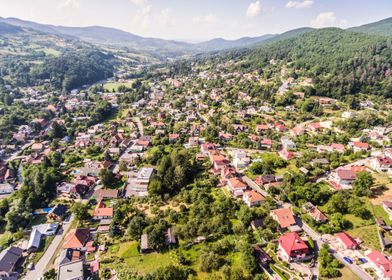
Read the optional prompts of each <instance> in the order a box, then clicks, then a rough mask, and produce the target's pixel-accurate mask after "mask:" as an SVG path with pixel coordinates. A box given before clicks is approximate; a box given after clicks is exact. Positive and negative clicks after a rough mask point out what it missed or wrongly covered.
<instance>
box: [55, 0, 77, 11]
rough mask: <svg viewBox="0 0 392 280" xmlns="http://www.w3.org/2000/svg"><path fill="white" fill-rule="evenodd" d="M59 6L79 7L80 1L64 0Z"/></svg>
mask: <svg viewBox="0 0 392 280" xmlns="http://www.w3.org/2000/svg"><path fill="white" fill-rule="evenodd" d="M59 7H60V8H70V9H79V7H80V2H79V1H78V0H64V1H62V2H61V3H60V5H59Z"/></svg>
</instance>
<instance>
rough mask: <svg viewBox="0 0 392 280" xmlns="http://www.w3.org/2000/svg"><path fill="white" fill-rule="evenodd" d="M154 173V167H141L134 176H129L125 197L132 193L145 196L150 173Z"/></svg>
mask: <svg viewBox="0 0 392 280" xmlns="http://www.w3.org/2000/svg"><path fill="white" fill-rule="evenodd" d="M153 173H154V168H150V167H143V168H141V169H140V171H139V172H138V174H137V176H136V178H129V179H128V185H127V192H126V195H125V196H126V197H130V196H133V195H136V196H140V197H141V196H147V195H148V185H149V184H150V180H151V177H152V174H153Z"/></svg>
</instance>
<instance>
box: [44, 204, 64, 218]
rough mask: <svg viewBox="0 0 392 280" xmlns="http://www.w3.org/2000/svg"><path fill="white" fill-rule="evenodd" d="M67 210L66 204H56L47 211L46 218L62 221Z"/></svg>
mask: <svg viewBox="0 0 392 280" xmlns="http://www.w3.org/2000/svg"><path fill="white" fill-rule="evenodd" d="M67 212H68V208H67V206H65V205H63V204H57V205H56V206H55V207H53V208H52V209H51V210H50V211H49V213H48V214H47V215H46V217H47V218H48V220H51V221H62V220H64V218H65V217H66V215H67Z"/></svg>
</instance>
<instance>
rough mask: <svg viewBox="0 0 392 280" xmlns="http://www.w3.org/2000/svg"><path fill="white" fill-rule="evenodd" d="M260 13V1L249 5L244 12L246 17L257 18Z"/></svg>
mask: <svg viewBox="0 0 392 280" xmlns="http://www.w3.org/2000/svg"><path fill="white" fill-rule="evenodd" d="M260 12H261V4H260V1H256V2H254V3H250V4H249V6H248V9H247V10H246V15H247V16H248V17H255V16H258V15H259V14H260Z"/></svg>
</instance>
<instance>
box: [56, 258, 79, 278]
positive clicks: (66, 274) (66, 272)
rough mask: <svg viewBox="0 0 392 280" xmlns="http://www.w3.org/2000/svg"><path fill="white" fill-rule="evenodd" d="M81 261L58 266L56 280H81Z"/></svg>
mask: <svg viewBox="0 0 392 280" xmlns="http://www.w3.org/2000/svg"><path fill="white" fill-rule="evenodd" d="M83 279H84V270H83V261H82V260H78V261H75V262H69V263H66V264H63V265H60V266H59V269H58V273H57V280H83Z"/></svg>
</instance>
